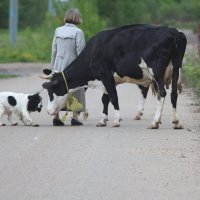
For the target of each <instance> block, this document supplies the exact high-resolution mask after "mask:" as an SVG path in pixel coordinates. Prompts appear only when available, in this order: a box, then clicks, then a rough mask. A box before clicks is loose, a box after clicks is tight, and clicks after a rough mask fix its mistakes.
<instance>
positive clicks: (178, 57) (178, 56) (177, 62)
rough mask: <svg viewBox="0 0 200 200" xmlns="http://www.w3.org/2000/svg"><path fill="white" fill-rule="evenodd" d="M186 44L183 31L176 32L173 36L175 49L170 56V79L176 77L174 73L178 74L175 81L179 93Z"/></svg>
mask: <svg viewBox="0 0 200 200" xmlns="http://www.w3.org/2000/svg"><path fill="white" fill-rule="evenodd" d="M186 45H187V39H186V36H185V34H184V33H182V32H178V34H177V35H176V37H175V48H174V49H175V51H174V53H173V57H172V65H173V75H172V81H173V79H176V78H177V77H176V74H177V75H178V82H177V89H178V91H179V93H181V91H182V84H181V82H182V80H181V73H182V72H181V69H182V64H183V57H184V54H185V50H186Z"/></svg>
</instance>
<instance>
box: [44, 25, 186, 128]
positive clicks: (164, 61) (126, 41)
mask: <svg viewBox="0 0 200 200" xmlns="http://www.w3.org/2000/svg"><path fill="white" fill-rule="evenodd" d="M186 43H187V41H186V37H185V35H184V34H183V33H182V32H179V31H177V30H176V29H174V28H168V27H160V26H153V25H143V24H142V25H127V26H123V27H120V28H116V29H112V30H107V31H102V32H100V33H98V34H97V35H95V36H94V37H92V38H91V39H90V40H89V41H88V42H87V44H86V47H85V49H84V50H83V51H82V53H81V54H80V55H79V56H78V57H77V59H76V60H74V61H73V62H72V63H71V64H70V66H69V67H67V68H66V69H65V70H64V71H63V73H56V74H54V75H53V78H52V80H51V81H50V82H46V83H44V84H43V87H44V88H46V89H47V90H48V94H49V99H50V102H51V103H53V102H54V100H55V98H57V97H58V96H63V95H65V94H66V93H68V90H69V89H73V88H77V87H81V86H84V85H90V83H91V81H94V80H96V79H97V80H99V81H101V82H102V84H103V86H104V87H105V93H107V94H108V96H109V101H111V103H112V104H113V106H114V109H115V119H114V123H113V126H115V127H117V126H119V125H120V112H119V104H118V96H117V91H116V87H115V79H114V73H116V74H117V76H118V77H119V78H121V79H123V80H124V81H126V82H131V83H136V84H138V85H140V88H141V91H142V93H143V97H144V99H145V97H146V94H147V92H148V88H149V86H150V85H153V86H154V88H155V91H156V94H157V107H156V113H155V117H154V119H153V122H152V123H151V126H150V127H151V128H159V124H160V120H161V113H162V109H163V104H164V99H165V96H166V89H165V87H169V84H170V83H171V84H172V91H171V102H172V107H173V124H174V128H182V126H181V124H180V122H179V119H178V117H177V113H176V106H177V97H178V93H177V88H178V86H177V85H178V80H179V73H180V72H179V71H180V69H181V67H182V60H183V57H184V54H185V49H186ZM65 79H66V81H67V83H66V81H65ZM104 114H105V113H104ZM103 117H105V116H103ZM103 121H104V119H103V118H102V119H101V120H100V123H101V122H102V123H103Z"/></svg>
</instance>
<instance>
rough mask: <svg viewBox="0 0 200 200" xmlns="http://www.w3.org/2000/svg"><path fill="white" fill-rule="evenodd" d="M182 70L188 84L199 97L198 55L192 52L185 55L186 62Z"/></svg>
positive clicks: (199, 58) (199, 62)
mask: <svg viewBox="0 0 200 200" xmlns="http://www.w3.org/2000/svg"><path fill="white" fill-rule="evenodd" d="M183 72H184V74H185V77H186V81H187V83H188V85H189V86H190V87H192V88H194V90H195V92H196V94H197V96H198V97H199V98H200V57H198V56H195V54H194V53H190V54H189V55H186V63H185V65H184V67H183Z"/></svg>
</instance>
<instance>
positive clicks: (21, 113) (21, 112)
mask: <svg viewBox="0 0 200 200" xmlns="http://www.w3.org/2000/svg"><path fill="white" fill-rule="evenodd" d="M41 109H42V98H41V97H40V95H39V94H33V95H32V94H24V93H14V92H0V126H5V124H4V123H2V121H1V119H2V117H3V115H7V116H8V121H10V123H11V124H12V125H13V126H16V125H17V124H18V122H15V121H13V119H12V115H13V113H15V114H16V115H17V116H18V117H19V119H20V120H21V121H22V122H23V123H24V125H26V126H28V125H29V126H30V125H33V126H37V124H35V123H34V122H33V120H32V119H31V118H30V115H29V114H30V112H34V111H38V112H40V111H41Z"/></svg>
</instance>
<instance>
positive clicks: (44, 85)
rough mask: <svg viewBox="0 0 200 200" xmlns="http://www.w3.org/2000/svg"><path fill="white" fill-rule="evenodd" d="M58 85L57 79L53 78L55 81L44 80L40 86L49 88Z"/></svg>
mask: <svg viewBox="0 0 200 200" xmlns="http://www.w3.org/2000/svg"><path fill="white" fill-rule="evenodd" d="M57 85H58V80H55V81H51V82H45V83H43V84H42V87H43V88H45V89H47V90H48V89H50V88H52V87H55V86H57Z"/></svg>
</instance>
